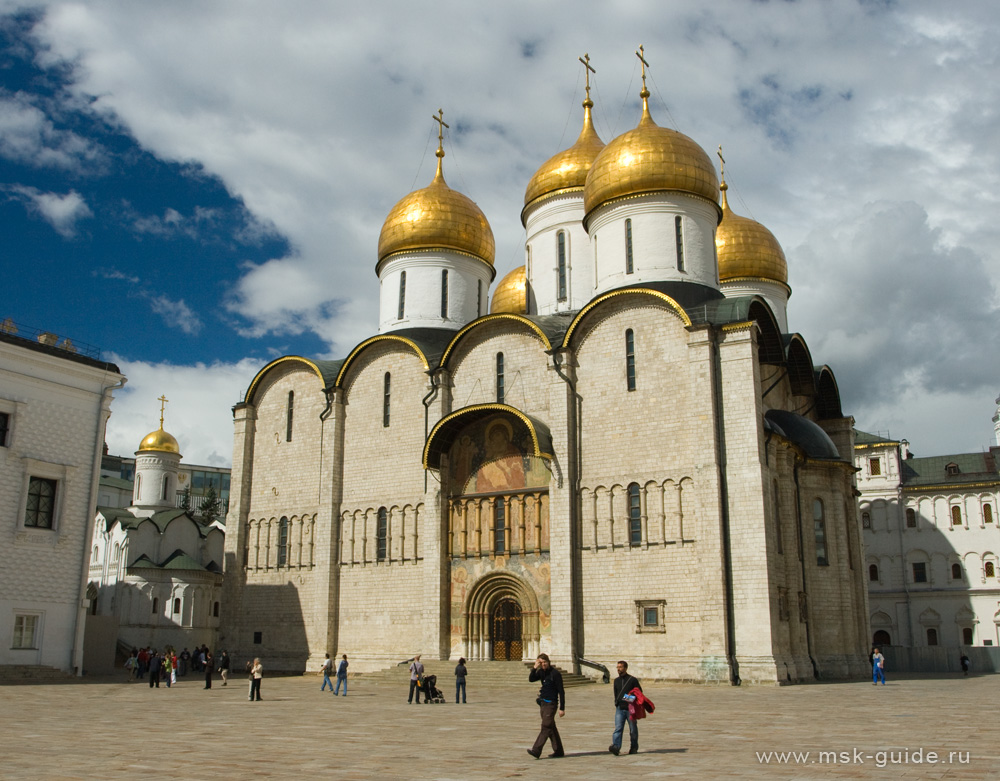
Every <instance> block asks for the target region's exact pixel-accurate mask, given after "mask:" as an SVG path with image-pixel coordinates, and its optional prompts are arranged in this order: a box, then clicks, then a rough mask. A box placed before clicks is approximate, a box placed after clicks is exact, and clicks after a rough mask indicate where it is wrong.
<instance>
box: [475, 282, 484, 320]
mask: <svg viewBox="0 0 1000 781" xmlns="http://www.w3.org/2000/svg"><path fill="white" fill-rule="evenodd" d="M482 314H483V280H481V279H477V280H476V317H481V316H482Z"/></svg>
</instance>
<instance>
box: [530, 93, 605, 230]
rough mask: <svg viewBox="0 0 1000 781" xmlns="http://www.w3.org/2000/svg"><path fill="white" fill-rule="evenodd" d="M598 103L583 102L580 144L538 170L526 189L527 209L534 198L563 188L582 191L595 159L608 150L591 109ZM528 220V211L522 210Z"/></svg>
mask: <svg viewBox="0 0 1000 781" xmlns="http://www.w3.org/2000/svg"><path fill="white" fill-rule="evenodd" d="M593 105H594V102H593V101H592V100H591V99H590V98H589V97H588V98H587V99H586V100H585V101H584V102H583V129H582V130H581V131H580V137H579V138H577V139H576V143H575V144H573V146H571V147H570V148H569V149H566V150H564V151H562V152H560V153H559V154H557V155H555V156H553V157H550V158H549V159H548V160H547V161H546V162H545V163H543V164H542V166H541V167H540V168H539V169H538V170H537V171H535V175H534V176H532V177H531V181H529V182H528V187H527V189H525V191H524V205H525V208H527V207H528V205H529V204H531V202H532V201H534V200H536V199H538V198H541V197H542V196H544V195H549V194H550V193H555V192H559V191H560V190H581V189H583V185H584V184H585V183H586V181H587V174H588V173H589V172H590V167H591V165H593V162H594V158H596V157H597V155H598V154H599V153H600V151H601V150H602V149H604V142H603V141H601V137H600V136H598V135H597V131H596V130H594V123H593V121H592V120H591V117H590V109H591V107H593ZM521 215H522V216H521V219H522V221H523V220H524V212H522V213H521Z"/></svg>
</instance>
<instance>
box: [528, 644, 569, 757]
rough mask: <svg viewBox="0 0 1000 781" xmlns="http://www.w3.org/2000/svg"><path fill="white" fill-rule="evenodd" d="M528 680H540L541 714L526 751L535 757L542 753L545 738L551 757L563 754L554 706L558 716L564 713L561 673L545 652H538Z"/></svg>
mask: <svg viewBox="0 0 1000 781" xmlns="http://www.w3.org/2000/svg"><path fill="white" fill-rule="evenodd" d="M528 680H529V681H541V683H542V687H541V689H539V690H538V699H537V700H536V702H538V708H539V710H540V711H541V714H542V730H541V732H539V733H538V737H537V738H535V745H533V746H532V747H531V748H529V749H528V753H529V754H531V756H533V757H534V758H535V759H538V758H539V757H540V756H541V755H542V747H543V746H544V745H545V741H546V740H551V741H552V753H551V754H550V755H549V756H551V757H562V756H565V752H564V751H563V744H562V738H560V737H559V730H558V729H557V728H556V708H557V706H558V709H559V716H560V717H562V716H565V715H566V690H565V689H563V681H562V675H561V674H560V672H559V671H558V670H557V669H556V668H555V667H553V666H552V662H550V661H549V657H548V655H547V654H539V655H538V658H537V659H535V666H534V667H533V668H531V672H530V673H528Z"/></svg>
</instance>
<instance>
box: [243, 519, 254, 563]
mask: <svg viewBox="0 0 1000 781" xmlns="http://www.w3.org/2000/svg"><path fill="white" fill-rule="evenodd" d="M252 530H253V526H252V525H251V523H250V522H249V521H247V527H246V530H245V532H244V534H243V566H244V567H249V566H250V534H251V532H252Z"/></svg>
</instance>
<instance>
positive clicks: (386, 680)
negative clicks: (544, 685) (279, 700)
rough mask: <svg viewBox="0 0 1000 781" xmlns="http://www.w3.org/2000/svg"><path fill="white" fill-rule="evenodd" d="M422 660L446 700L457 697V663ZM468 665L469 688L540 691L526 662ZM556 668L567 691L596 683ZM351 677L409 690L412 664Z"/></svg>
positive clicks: (472, 663) (468, 663) (426, 673)
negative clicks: (450, 696)
mask: <svg viewBox="0 0 1000 781" xmlns="http://www.w3.org/2000/svg"><path fill="white" fill-rule="evenodd" d="M420 661H421V662H423V665H424V675H436V676H437V679H438V683H437V687H438V688H439V689H441V690H442V691H443V692H445V696H446V697H447V696H448V695H449V694H451V695H452V696H453V695H454V688H455V665H456V664H457V662H454V661H447V660H444V661H442V660H440V659H430V660H428V659H421V660H420ZM465 666H466V668H468V671H469V677H468V682H469V683H468V685H469V686H470V687H472V686H475V687H476V688H482V689H518V688H523V689H524V690H525V691H532V690H534V689H537V688H538V684H537V683H530V682H529V681H528V672H529V671H530V670H531V666H530V665H528V664H525V663H524V662H466V663H465ZM556 669H557V670H559V672H561V673H562V677H563V686H564V687H565V688H567V689H568V688H570V687H573V686H587V685H590V684H591V683H594V680H593V679H592V678H588V677H587V676H585V675H577V674H576V673H570V672H566V670H563V669H562V668H561V667H557V668H556ZM350 678H351V680H354V679H357V680H358V681H363V682H364V683H366V684H367V683H374V684H376V685H379V686H381V685H391V686H398V687H399V688H401V689H404V690H405V689H407V688H408V687H409V680H410V670H409V665H408V664H404V665H400V666H394V667H390V668H389V669H387V670H379V671H377V672H371V673H357V674H351V676H350Z"/></svg>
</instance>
